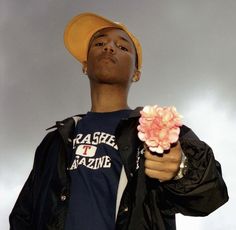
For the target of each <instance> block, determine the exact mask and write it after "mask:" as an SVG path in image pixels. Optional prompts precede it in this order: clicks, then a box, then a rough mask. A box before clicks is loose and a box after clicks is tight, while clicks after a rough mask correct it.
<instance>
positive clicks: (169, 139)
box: [138, 105, 182, 181]
mask: <svg viewBox="0 0 236 230" xmlns="http://www.w3.org/2000/svg"><path fill="white" fill-rule="evenodd" d="M140 113H141V117H140V119H139V122H140V124H139V126H138V131H139V132H138V137H139V139H140V140H142V141H144V142H145V146H146V147H147V148H146V151H145V153H144V156H145V173H146V175H147V176H149V177H151V178H155V179H159V180H160V181H166V180H170V179H172V178H174V177H175V176H176V174H177V173H178V171H179V166H180V163H181V159H182V149H181V146H180V143H179V142H178V138H179V133H180V128H179V127H180V126H181V125H182V121H181V118H182V117H181V115H180V114H178V113H177V111H176V109H175V107H163V108H162V107H158V106H157V105H155V106H145V107H144V108H143V110H142V111H141V112H140ZM173 143H177V144H176V145H175V146H172V147H171V145H172V144H173ZM165 150H169V152H168V154H162V153H163V152H164V151H165ZM152 152H156V153H158V154H155V155H154V154H152ZM160 154H161V155H160Z"/></svg>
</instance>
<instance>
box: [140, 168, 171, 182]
mask: <svg viewBox="0 0 236 230" xmlns="http://www.w3.org/2000/svg"><path fill="white" fill-rule="evenodd" d="M145 174H146V175H147V176H148V177H150V178H153V179H158V180H160V181H162V182H163V181H167V180H171V179H172V178H173V177H174V175H175V174H174V173H171V172H169V173H167V172H162V171H157V170H151V169H148V168H145Z"/></svg>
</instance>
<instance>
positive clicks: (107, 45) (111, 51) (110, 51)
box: [103, 42, 115, 53]
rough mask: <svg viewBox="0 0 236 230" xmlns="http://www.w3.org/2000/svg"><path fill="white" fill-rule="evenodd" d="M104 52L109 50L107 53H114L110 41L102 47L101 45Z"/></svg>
mask: <svg viewBox="0 0 236 230" xmlns="http://www.w3.org/2000/svg"><path fill="white" fill-rule="evenodd" d="M103 51H104V52H109V53H115V47H114V44H113V43H112V42H108V43H107V44H106V45H105V46H104V47H103Z"/></svg>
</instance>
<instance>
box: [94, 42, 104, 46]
mask: <svg viewBox="0 0 236 230" xmlns="http://www.w3.org/2000/svg"><path fill="white" fill-rule="evenodd" d="M95 46H104V42H97V43H95Z"/></svg>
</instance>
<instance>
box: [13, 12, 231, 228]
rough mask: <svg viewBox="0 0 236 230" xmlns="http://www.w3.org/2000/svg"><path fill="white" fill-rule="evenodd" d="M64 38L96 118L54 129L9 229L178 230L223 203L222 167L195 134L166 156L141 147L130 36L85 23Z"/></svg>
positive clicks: (137, 64)
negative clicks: (131, 97)
mask: <svg viewBox="0 0 236 230" xmlns="http://www.w3.org/2000/svg"><path fill="white" fill-rule="evenodd" d="M64 38H65V45H66V47H67V49H68V50H69V51H70V52H71V54H72V55H73V56H75V57H76V58H77V59H78V60H79V61H80V62H81V63H82V66H83V72H84V73H85V74H86V75H88V79H89V81H90V90H91V111H89V112H88V113H87V114H85V115H79V116H75V117H71V118H68V119H66V120H64V121H62V122H57V123H56V126H54V127H53V128H56V129H55V130H54V131H52V132H49V133H48V134H47V136H46V137H45V138H44V140H43V141H42V143H41V144H40V145H39V147H38V148H37V151H36V155H35V161H34V166H33V169H32V171H31V173H30V176H29V178H28V180H27V182H26V183H25V185H24V187H23V189H22V191H21V193H20V195H19V198H18V199H17V202H16V204H15V206H14V208H13V211H12V213H11V215H10V226H11V229H12V230H21V229H24V230H26V229H30V230H33V229H37V230H44V229H50V230H54V229H55V230H56V229H57V230H58V229H66V230H76V229H78V230H92V229H99V230H100V229H101V230H106V229H107V230H110V229H122V230H123V229H129V230H139V229H140V230H143V229H156V230H172V229H176V226H175V214H176V213H182V214H184V215H190V216H206V215H208V214H209V213H211V212H213V211H214V210H215V209H217V208H218V207H220V206H221V205H223V204H224V203H225V202H227V200H228V194H227V189H226V186H225V183H224V181H223V179H222V176H221V169H220V165H219V163H218V162H217V161H215V159H214V156H213V153H212V150H211V149H210V147H208V146H207V145H206V144H205V143H204V142H202V141H200V140H199V139H198V138H197V136H196V135H195V134H194V133H193V132H192V131H191V130H190V129H189V128H187V127H186V126H182V127H181V132H180V137H179V140H178V142H177V143H176V144H175V145H174V146H172V147H171V149H170V151H168V152H166V153H164V154H163V155H156V154H153V153H152V152H150V151H149V150H147V149H145V148H144V144H143V143H142V142H141V141H140V140H139V138H138V136H137V126H138V124H139V117H140V115H139V114H140V109H141V108H137V109H135V110H131V109H130V108H129V106H128V104H127V97H128V91H129V88H130V85H131V84H132V82H135V81H138V80H139V78H140V70H141V65H142V53H141V46H140V44H139V42H138V40H137V39H136V38H135V37H134V35H132V34H131V33H130V32H129V31H128V29H127V28H126V27H125V26H123V25H122V24H120V23H115V22H113V21H110V20H108V19H105V18H103V17H100V16H98V15H95V14H91V13H85V14H81V15H79V16H76V17H75V18H73V19H72V20H71V21H70V22H69V24H68V25H67V27H66V30H65V34H64ZM182 166H183V167H182Z"/></svg>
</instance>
